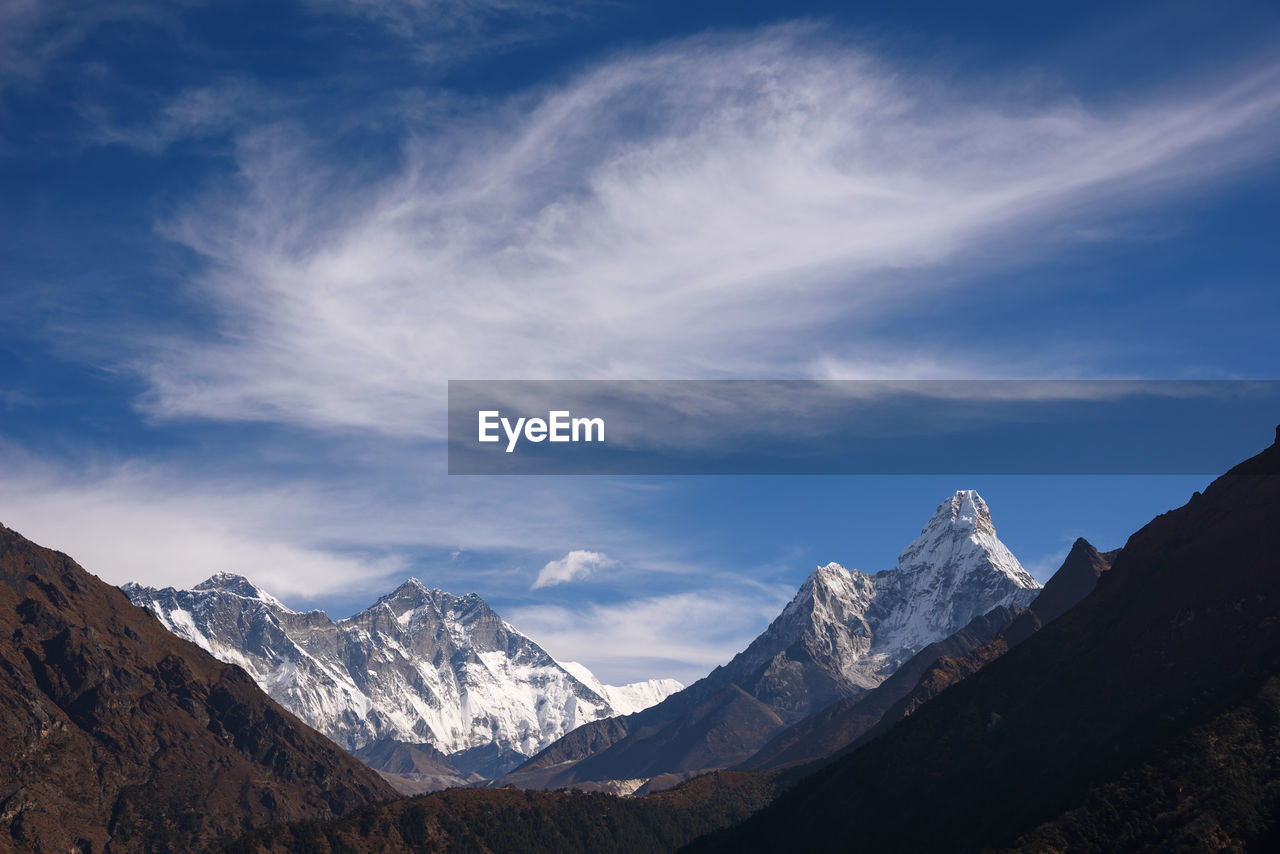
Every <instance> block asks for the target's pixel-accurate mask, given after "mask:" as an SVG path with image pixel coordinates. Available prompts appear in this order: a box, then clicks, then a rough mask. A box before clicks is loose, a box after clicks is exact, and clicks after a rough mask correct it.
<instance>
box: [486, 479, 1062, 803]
mask: <svg viewBox="0 0 1280 854" xmlns="http://www.w3.org/2000/svg"><path fill="white" fill-rule="evenodd" d="M1039 589H1040V586H1039V585H1038V584H1037V583H1036V581H1035V579H1033V578H1032V577H1031V576H1030V575H1029V574H1028V573H1027V572H1026V570H1024V569H1023V568H1022V566H1021V564H1019V563H1018V560H1017V558H1015V557H1014V556H1013V555H1012V554H1011V553H1010V552H1009V550H1008V549H1007V548H1006V547H1005V546H1004V544H1003V543H1001V542H1000V540H999V539H998V538H997V536H996V529H995V525H994V523H993V522H992V521H991V513H990V511H989V509H988V508H987V504H986V502H985V501H983V500H982V498H981V496H979V495H978V493H976V492H974V491H973V490H962V491H959V492H956V493H955V494H954V495H952V496H951V497H950V498H948V499H947V500H946V501H943V502H942V504H941V505H939V507H938V509H937V510H936V511H935V512H934V514H933V516H932V517H931V518H930V519H929V522H928V524H926V525H925V526H924V529H923V530H922V531H921V532H920V536H919V537H917V538H916V539H915V540H914V541H913V542H912V543H911V544H910V545H908V546H907V547H906V548H905V549H903V550H902V552H901V553H900V555H899V556H898V566H897V568H895V569H891V570H885V571H882V572H877V573H875V574H868V573H865V572H860V571H858V570H856V569H854V570H850V569H845V568H844V567H843V566H841V565H840V564H838V563H829V564H826V565H825V566H820V567H818V568H817V569H815V570H814V571H813V572H812V573H811V574H810V575H809V577H808V578H806V579H805V581H804V583H803V584H801V585H800V589H799V591H798V592H797V593H796V595H795V597H794V598H793V599H792V600H791V602H790V603H788V604H787V606H786V607H785V608H784V609H783V610H782V613H781V614H779V615H778V617H777V618H775V619H774V621H773V622H772V623H771V624H770V625H769V627H768V628H767V629H765V631H764V632H763V633H761V634H760V635H759V636H758V637H757V638H756V639H755V640H754V641H752V642H751V644H750V645H749V646H748V647H747V648H746V649H745V650H743V651H742V652H740V653H738V655H736V656H734V658H733V659H732V660H731V661H730V662H729V663H728V664H726V665H724V666H722V667H717V668H716V669H715V670H713V671H712V672H711V673H710V674H709V675H708V676H707V677H705V678H704V679H700V680H698V681H697V682H695V683H694V684H693V685H690V686H689V687H688V688H686V689H685V690H683V691H680V692H679V693H677V694H674V695H672V696H671V697H668V698H667V699H666V700H664V701H663V702H661V703H658V704H656V705H654V706H652V707H650V708H648V709H645V710H644V711H642V712H640V713H638V714H636V715H633V716H630V717H626V718H616V719H613V720H610V721H600V722H597V723H593V724H590V725H588V726H587V727H584V728H583V729H581V730H579V731H577V732H575V733H573V734H572V735H571V736H570V737H568V738H566V739H563V740H562V741H561V742H558V743H557V744H555V745H552V746H551V747H550V748H548V749H547V750H546V751H544V752H543V753H542V754H540V755H539V756H536V757H534V759H533V760H531V761H530V762H529V763H526V765H524V766H522V767H521V768H520V769H518V770H517V771H515V772H513V773H512V774H510V775H508V776H507V777H506V778H504V781H506V782H513V783H515V784H517V785H523V786H528V787H532V788H536V787H545V788H556V787H558V786H563V785H576V784H579V783H583V782H587V781H604V780H612V779H646V778H650V777H653V776H655V775H658V774H684V775H687V774H691V773H696V772H698V771H702V770H708V769H710V768H714V767H726V766H728V765H732V764H734V763H735V762H737V761H741V760H742V759H744V758H745V757H746V756H748V755H750V753H751V752H753V751H754V750H756V749H758V748H759V746H760V745H762V744H763V743H764V742H765V741H766V740H767V739H768V738H769V737H770V735H771V734H772V733H773V732H774V731H775V730H777V729H781V728H782V727H784V726H785V725H788V724H792V723H795V722H796V721H798V720H800V719H802V718H804V717H806V716H807V715H809V714H812V713H813V712H816V711H818V710H819V709H822V708H824V707H826V706H828V705H829V704H831V703H833V702H836V701H838V700H841V699H844V698H851V697H857V696H858V695H860V694H862V693H864V692H867V691H869V690H871V689H873V688H875V687H876V686H878V685H879V684H880V683H881V682H883V681H884V680H885V679H886V678H888V677H889V676H890V675H892V674H893V673H894V672H895V671H896V670H897V669H898V668H899V667H900V666H901V665H902V664H903V663H905V662H906V661H907V660H908V659H910V658H911V657H912V656H914V655H915V654H916V653H917V652H919V651H920V650H921V649H923V648H924V647H926V646H928V645H929V644H931V643H934V642H936V641H941V640H943V639H944V638H947V637H950V636H951V635H953V634H955V633H956V632H957V631H959V630H960V629H962V628H963V627H964V626H966V625H968V624H969V623H970V621H972V620H973V619H974V618H975V617H980V616H982V615H984V614H987V613H989V612H990V611H992V610H993V609H995V608H997V607H1000V606H1007V607H1011V608H1024V607H1026V606H1027V605H1028V604H1029V603H1030V602H1031V600H1032V599H1034V598H1035V596H1036V594H1037V593H1038V592H1039ZM748 700H750V701H751V702H747V701H748ZM752 703H755V705H752ZM724 709H729V710H730V711H728V712H724V711H723V710H724ZM716 715H719V717H715V716H716ZM769 715H773V716H775V717H774V718H773V719H772V723H767V721H769V720H770V719H769ZM695 724H696V725H697V728H698V729H697V732H698V735H697V737H696V738H693V737H691V736H690V735H689V733H690V732H691V731H692V728H693V727H694V725H695ZM770 727H772V728H770ZM694 743H696V746H697V749H696V750H695V749H690V748H689V745H690V744H694ZM707 744H720V745H721V746H722V747H721V749H719V750H718V751H710V752H708V751H707V750H706V749H704V747H705V745H707Z"/></svg>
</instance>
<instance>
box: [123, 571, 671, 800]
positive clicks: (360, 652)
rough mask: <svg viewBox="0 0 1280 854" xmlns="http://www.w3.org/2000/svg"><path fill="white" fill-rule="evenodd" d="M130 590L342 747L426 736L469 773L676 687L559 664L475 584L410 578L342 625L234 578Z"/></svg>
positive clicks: (499, 765) (496, 767) (489, 769)
mask: <svg viewBox="0 0 1280 854" xmlns="http://www.w3.org/2000/svg"><path fill="white" fill-rule="evenodd" d="M125 592H127V593H128V594H129V596H130V598H132V599H133V601H134V602H135V603H136V604H138V605H142V606H144V607H146V608H147V609H149V610H151V611H152V612H153V613H154V614H155V615H156V616H157V617H158V618H159V619H160V621H161V622H162V623H164V625H166V626H167V627H169V628H170V629H171V630H172V631H173V632H174V633H176V634H178V635H181V636H182V637H184V638H186V639H188V640H190V641H192V642H193V643H196V644H198V645H199V646H201V647H203V648H204V649H206V650H208V651H209V652H210V653H212V654H213V655H214V656H216V657H217V658H220V659H222V660H223V661H227V662H230V663H233V664H238V665H239V666H241V667H243V668H244V669H245V671H246V672H248V673H249V675H250V676H252V677H253V679H254V681H256V682H257V683H258V684H259V685H260V686H262V688H263V689H264V690H265V691H267V693H269V694H270V695H271V696H272V697H274V698H275V699H276V700H277V701H279V702H280V703H281V704H282V705H284V706H285V707H287V708H288V709H290V710H291V711H293V712H294V713H295V714H296V715H298V716H299V717H300V718H302V719H303V720H305V721H307V722H308V723H309V724H311V725H312V726H314V727H315V728H316V729H318V730H320V731H321V732H323V733H324V734H326V735H328V736H329V737H330V738H332V739H333V740H334V741H336V742H338V743H339V744H341V745H342V746H343V747H346V748H347V749H349V750H361V749H364V748H369V747H371V746H374V745H377V744H380V743H392V742H398V743H410V744H411V743H426V744H430V745H432V746H434V747H435V748H437V749H438V750H440V751H441V752H443V753H445V754H448V755H450V756H451V757H453V761H454V765H455V767H457V768H458V770H459V771H461V772H462V773H463V774H467V773H471V772H478V773H480V774H482V775H484V776H493V775H496V774H499V773H501V772H502V771H504V770H506V769H508V768H510V767H511V766H512V765H514V764H516V763H518V762H520V761H522V760H523V759H524V758H525V757H527V756H529V755H531V754H533V753H536V752H537V751H538V750H540V749H542V748H543V747H546V746H547V745H548V744H550V743H552V742H553V741H555V740H556V739H557V738H559V737H560V736H562V735H564V734H565V733H567V732H569V731H570V730H572V729H574V728H575V727H577V726H579V725H581V724H583V723H586V722H588V721H593V720H598V719H600V718H605V717H609V716H611V715H615V714H620V713H624V712H630V711H636V710H637V709H638V708H643V707H644V705H646V704H647V703H649V702H656V701H657V700H660V699H662V698H663V697H665V696H666V695H667V694H670V693H671V692H672V691H675V690H678V689H679V688H680V687H682V686H680V684H679V683H677V682H674V681H672V680H654V681H652V682H646V683H639V684H637V685H629V686H621V687H615V686H606V685H602V684H601V683H600V682H599V680H597V679H596V678H595V677H594V676H593V675H591V673H590V671H588V670H587V669H586V668H585V667H582V665H579V664H576V663H570V664H567V665H561V664H560V663H559V662H557V661H555V660H554V659H553V658H552V657H551V656H550V655H548V654H547V653H546V652H545V651H544V650H543V649H542V648H541V647H540V646H538V645H537V644H536V643H534V642H533V641H532V640H530V639H529V638H527V637H525V636H524V635H522V634H520V632H518V631H516V630H515V629H514V628H513V627H512V626H510V625H509V624H508V623H506V622H505V621H504V620H503V619H502V618H501V617H500V616H499V615H498V614H497V613H496V612H495V611H494V610H493V609H492V608H490V607H489V605H488V604H487V603H486V602H485V601H484V600H483V599H482V598H480V597H479V596H477V595H475V594H474V593H473V594H468V595H466V596H454V595H452V594H450V593H446V592H443V591H441V590H432V589H428V588H427V587H426V586H425V585H423V584H422V583H421V582H419V581H417V580H414V579H411V580H409V581H408V582H406V583H405V584H403V585H402V586H401V587H399V588H398V589H397V590H395V591H393V592H392V593H390V594H388V595H386V596H383V597H382V598H381V599H379V600H378V601H377V602H376V603H375V604H374V605H373V606H372V607H370V608H368V609H366V610H364V611H361V612H360V613H358V614H355V615H354V616H351V617H348V618H346V619H344V620H336V621H335V620H331V619H329V617H328V616H326V615H325V614H324V613H323V612H321V611H312V612H309V613H298V612H295V611H292V610H290V609H289V608H287V607H285V606H284V605H283V604H282V603H281V602H279V601H278V600H276V599H275V598H273V597H272V596H270V595H269V594H267V593H265V592H264V591H262V590H261V589H259V588H258V587H256V586H254V585H253V584H252V583H251V582H250V581H249V580H248V579H245V578H242V577H240V576H238V575H231V574H223V575H217V576H214V577H213V578H210V579H209V580H208V581H206V582H204V583H202V584H200V585H198V586H197V587H196V588H195V589H193V590H177V589H174V588H166V589H163V590H156V589H153V588H146V587H139V586H137V585H127V586H126V587H125ZM369 755H375V756H376V755H381V754H380V753H378V752H374V753H372V754H369Z"/></svg>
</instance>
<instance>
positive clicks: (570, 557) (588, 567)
mask: <svg viewBox="0 0 1280 854" xmlns="http://www.w3.org/2000/svg"><path fill="white" fill-rule="evenodd" d="M617 565H618V562H617V561H616V560H613V559H612V558H610V557H609V556H608V555H607V554H604V553H602V552H589V551H586V550H585V549H574V550H573V551H571V552H569V553H568V554H567V555H565V556H564V557H562V558H560V559H559V560H553V561H550V562H549V563H548V564H547V565H546V566H544V567H543V568H542V570H541V571H540V572H539V573H538V578H537V580H536V581H534V582H533V587H531V588H530V589H531V590H537V589H538V588H539V587H551V586H552V585H554V584H565V583H567V582H570V581H578V580H579V579H583V578H586V577H587V576H588V575H590V574H591V573H593V572H595V571H596V570H598V569H607V568H609V567H611V566H617Z"/></svg>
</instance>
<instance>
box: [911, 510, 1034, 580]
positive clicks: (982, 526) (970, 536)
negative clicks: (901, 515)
mask: <svg viewBox="0 0 1280 854" xmlns="http://www.w3.org/2000/svg"><path fill="white" fill-rule="evenodd" d="M898 568H899V569H900V570H902V571H903V572H905V573H907V574H908V575H917V574H921V573H923V574H926V575H937V574H938V573H945V574H947V575H950V576H953V577H954V578H956V579H957V580H958V579H960V578H963V577H965V576H968V575H970V574H972V573H975V572H976V573H979V574H985V573H988V572H991V571H994V572H996V573H999V574H1000V575H1003V576H1005V577H1006V578H1008V579H1009V581H1011V582H1013V584H1014V586H1016V587H1019V588H1022V589H1024V590H1037V589H1039V587H1040V585H1039V584H1037V583H1036V581H1035V579H1033V578H1032V577H1031V575H1030V574H1029V573H1028V572H1027V571H1026V570H1025V569H1023V568H1022V564H1020V563H1019V562H1018V559H1017V558H1016V557H1014V556H1013V554H1012V553H1011V552H1010V551H1009V549H1008V548H1006V547H1005V545H1004V543H1002V542H1000V540H999V538H998V537H997V536H996V526H995V523H994V522H992V521H991V511H990V510H989V509H988V507H987V502H985V501H983V500H982V496H981V495H979V494H978V493H977V491H976V490H972V489H961V490H958V491H957V492H956V493H955V494H954V495H952V496H951V497H950V498H948V499H947V500H946V501H943V502H942V503H941V504H939V505H938V509H937V510H935V511H934V514H933V517H932V518H930V519H929V523H928V524H927V525H925V526H924V529H923V530H921V532H920V536H919V537H917V538H916V539H915V541H914V542H912V543H911V544H910V545H909V546H907V547H906V548H905V549H903V550H902V552H901V554H899V555H898Z"/></svg>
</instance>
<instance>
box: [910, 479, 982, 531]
mask: <svg viewBox="0 0 1280 854" xmlns="http://www.w3.org/2000/svg"><path fill="white" fill-rule="evenodd" d="M938 528H947V529H951V530H967V531H977V532H979V533H983V534H990V535H992V536H995V533H996V526H995V523H994V522H992V521H991V511H990V509H989V508H988V507H987V502H985V501H983V500H982V496H981V495H979V494H978V491H977V490H976V489H958V490H956V493H955V495H952V496H951V497H950V498H948V499H947V500H946V501H944V502H942V503H941V504H939V505H938V509H937V510H935V511H934V513H933V517H932V518H931V519H929V523H928V524H927V525H925V526H924V529H923V530H922V531H921V532H920V533H921V535H922V536H923V535H924V534H926V533H928V532H929V530H930V529H938Z"/></svg>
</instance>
